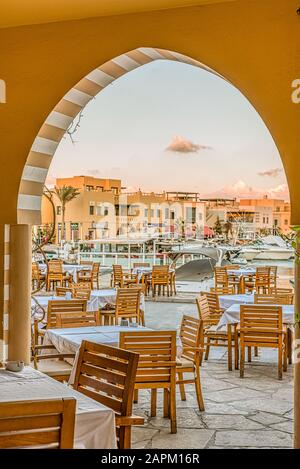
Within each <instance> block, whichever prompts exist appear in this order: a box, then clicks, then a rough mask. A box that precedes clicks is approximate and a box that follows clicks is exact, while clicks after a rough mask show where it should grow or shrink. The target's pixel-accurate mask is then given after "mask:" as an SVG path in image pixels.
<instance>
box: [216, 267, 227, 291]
mask: <svg viewBox="0 0 300 469" xmlns="http://www.w3.org/2000/svg"><path fill="white" fill-rule="evenodd" d="M214 272H215V288H220V287H221V288H228V287H229V283H228V273H227V269H226V268H225V267H215V269H214Z"/></svg>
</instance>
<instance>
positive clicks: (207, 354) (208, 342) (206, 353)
mask: <svg viewBox="0 0 300 469" xmlns="http://www.w3.org/2000/svg"><path fill="white" fill-rule="evenodd" d="M209 350H210V338H209V337H207V343H206V350H205V357H204V360H208V356H209Z"/></svg>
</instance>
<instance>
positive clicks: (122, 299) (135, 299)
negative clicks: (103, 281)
mask: <svg viewBox="0 0 300 469" xmlns="http://www.w3.org/2000/svg"><path fill="white" fill-rule="evenodd" d="M140 299H141V288H134V287H131V288H118V290H117V299H116V323H117V324H118V319H119V318H122V317H123V318H127V319H135V320H136V321H137V322H139V318H140Z"/></svg>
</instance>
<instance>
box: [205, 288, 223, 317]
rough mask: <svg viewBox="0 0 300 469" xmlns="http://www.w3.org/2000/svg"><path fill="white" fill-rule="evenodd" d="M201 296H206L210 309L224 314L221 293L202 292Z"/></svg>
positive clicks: (212, 311) (214, 312) (213, 312)
mask: <svg viewBox="0 0 300 469" xmlns="http://www.w3.org/2000/svg"><path fill="white" fill-rule="evenodd" d="M200 295H201V296H206V298H207V302H208V306H209V310H210V312H211V313H212V314H218V315H220V314H222V313H223V312H224V310H223V309H222V308H221V306H220V301H219V295H218V294H217V293H213V292H206V291H204V292H200Z"/></svg>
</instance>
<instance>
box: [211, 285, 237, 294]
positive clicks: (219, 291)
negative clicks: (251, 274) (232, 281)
mask: <svg viewBox="0 0 300 469" xmlns="http://www.w3.org/2000/svg"><path fill="white" fill-rule="evenodd" d="M210 291H211V293H217V294H218V295H234V293H235V291H234V287H233V286H230V287H229V286H228V287H217V288H215V287H212V288H211V289H210Z"/></svg>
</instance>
